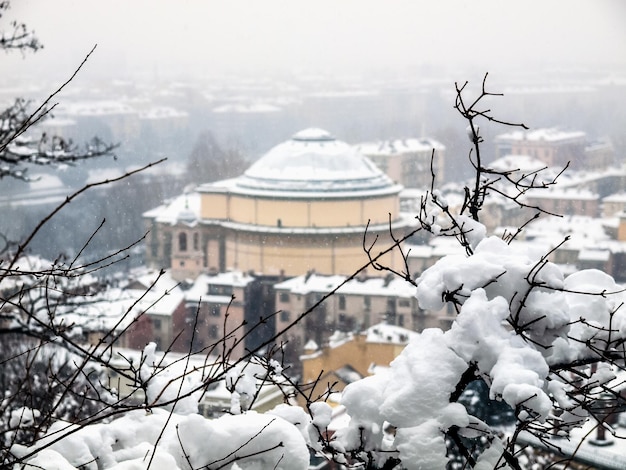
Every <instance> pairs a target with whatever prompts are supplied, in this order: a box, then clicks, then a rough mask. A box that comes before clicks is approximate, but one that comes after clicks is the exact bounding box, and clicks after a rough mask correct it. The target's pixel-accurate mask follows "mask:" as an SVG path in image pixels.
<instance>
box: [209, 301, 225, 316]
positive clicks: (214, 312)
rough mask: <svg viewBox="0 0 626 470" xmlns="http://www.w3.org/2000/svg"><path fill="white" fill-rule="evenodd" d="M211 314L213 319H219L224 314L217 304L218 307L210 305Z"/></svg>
mask: <svg viewBox="0 0 626 470" xmlns="http://www.w3.org/2000/svg"><path fill="white" fill-rule="evenodd" d="M209 313H210V314H211V316H212V317H219V316H220V315H221V314H222V309H221V308H220V306H219V305H217V304H216V305H210V306H209Z"/></svg>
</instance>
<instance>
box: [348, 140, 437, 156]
mask: <svg viewBox="0 0 626 470" xmlns="http://www.w3.org/2000/svg"><path fill="white" fill-rule="evenodd" d="M445 148H446V147H445V146H444V145H443V144H442V143H441V142H438V141H436V140H434V139H415V138H411V139H395V140H381V141H378V142H365V143H362V144H359V145H357V146H356V149H357V151H359V152H361V153H362V154H364V155H381V156H392V155H401V154H407V153H417V152H432V150H433V149H435V150H445Z"/></svg>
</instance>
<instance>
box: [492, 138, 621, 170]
mask: <svg viewBox="0 0 626 470" xmlns="http://www.w3.org/2000/svg"><path fill="white" fill-rule="evenodd" d="M495 145H496V158H501V157H504V156H506V155H526V156H530V157H533V158H536V159H538V160H540V161H542V162H543V163H544V164H545V165H546V166H548V167H559V168H564V167H565V166H566V165H568V164H569V166H570V168H572V169H576V170H601V169H605V168H607V167H609V166H611V165H613V164H614V152H613V147H612V145H611V144H610V143H608V142H604V141H593V142H590V141H589V140H588V139H587V134H586V133H585V132H583V131H566V130H561V129H558V128H545V129H534V130H529V131H527V130H516V131H512V132H508V133H506V134H500V135H498V136H496V138H495Z"/></svg>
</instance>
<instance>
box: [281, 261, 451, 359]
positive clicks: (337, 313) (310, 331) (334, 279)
mask: <svg viewBox="0 0 626 470" xmlns="http://www.w3.org/2000/svg"><path fill="white" fill-rule="evenodd" d="M346 279H347V278H346V276H324V275H320V274H316V273H309V274H307V275H304V276H298V277H295V278H292V279H289V280H287V281H284V282H280V283H278V284H275V285H274V290H275V292H276V304H275V306H276V310H277V311H278V315H277V318H276V333H277V334H278V333H280V332H281V331H282V330H283V329H284V328H285V327H287V326H288V325H290V324H291V323H292V322H293V321H294V320H296V319H297V316H298V315H299V314H301V313H302V312H306V311H307V310H309V309H312V308H313V311H312V312H311V313H310V314H309V315H307V316H306V317H305V318H304V319H302V321H300V322H298V323H297V324H296V325H294V326H293V327H291V328H290V329H289V330H288V331H287V332H286V333H285V334H284V335H283V336H282V337H281V339H282V340H283V341H286V342H288V343H287V344H288V345H289V349H290V351H291V352H292V353H293V354H301V353H302V350H303V349H302V348H303V347H304V345H305V344H306V343H308V342H309V341H311V340H312V341H314V342H315V343H316V344H319V345H324V344H326V343H327V342H328V340H329V337H330V335H331V334H332V333H333V332H335V331H343V332H352V331H364V330H366V329H368V328H369V327H370V326H372V325H374V324H378V323H380V322H385V323H387V324H389V325H395V326H398V327H402V328H406V329H408V330H412V331H422V330H423V329H424V328H428V327H443V328H444V329H445V328H447V325H448V322H447V321H446V320H445V319H444V318H442V317H439V316H437V315H427V314H426V313H425V312H424V311H423V310H421V309H420V308H419V307H418V305H417V299H416V298H415V287H414V286H413V285H412V284H410V283H409V282H407V281H405V280H403V279H400V278H399V277H397V276H394V275H388V276H387V277H373V278H361V279H352V280H349V281H347V282H346ZM344 282H345V284H343V285H342V286H341V287H340V288H339V289H338V290H337V292H336V293H335V294H334V295H331V296H329V297H328V298H326V299H325V300H323V301H322V299H324V297H325V296H327V295H329V294H330V292H331V291H332V290H333V289H335V288H337V287H338V286H339V285H341V284H342V283H344ZM320 301H322V302H321V303H320V304H319V305H318V306H316V307H314V306H315V304H317V303H318V302H320ZM291 359H293V357H292V358H291Z"/></svg>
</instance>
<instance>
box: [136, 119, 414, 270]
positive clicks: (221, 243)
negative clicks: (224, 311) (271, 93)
mask: <svg viewBox="0 0 626 470" xmlns="http://www.w3.org/2000/svg"><path fill="white" fill-rule="evenodd" d="M401 190H402V186H401V185H399V184H396V183H394V182H393V181H391V179H390V178H389V177H388V176H387V175H385V174H384V173H383V172H382V171H381V170H380V169H378V168H377V167H376V166H375V165H374V164H373V163H372V162H371V161H370V160H369V159H367V158H366V157H364V156H363V155H361V154H360V153H358V152H357V151H356V150H354V149H353V148H352V147H350V146H349V145H347V144H346V143H344V142H341V141H338V140H336V139H335V138H334V137H332V136H331V135H330V134H329V133H328V132H326V131H323V130H321V129H306V130H303V131H301V132H298V133H297V134H295V135H294V136H293V137H292V138H291V139H290V140H288V141H286V142H283V143H282V144H279V145H277V146H276V147H274V148H272V149H271V150H270V151H269V152H268V153H266V154H265V155H264V156H263V157H261V158H260V159H259V160H258V161H257V162H255V163H254V164H253V165H252V166H251V167H250V168H249V169H248V170H247V171H246V172H245V173H244V174H243V175H241V176H239V177H237V178H233V179H228V180H223V181H218V182H215V183H208V184H204V185H201V186H199V187H198V188H197V190H196V192H195V193H192V194H188V195H184V196H181V197H180V198H178V199H177V200H176V201H173V202H171V203H170V204H168V205H164V206H161V207H159V208H157V209H154V210H152V211H150V212H147V213H146V214H144V217H145V219H146V220H147V222H148V225H149V228H150V234H149V236H148V240H147V246H148V249H147V252H146V253H147V261H148V263H149V264H152V265H158V266H159V267H169V268H171V272H172V275H173V276H174V277H175V278H177V279H184V278H190V277H191V278H194V277H196V276H197V275H198V274H199V273H200V272H202V271H205V270H216V271H221V272H223V271H226V270H227V269H237V270H240V271H246V272H247V271H253V272H255V273H258V274H263V275H268V276H286V277H291V276H296V275H300V274H303V273H305V272H307V271H309V270H312V269H314V270H315V271H316V272H319V273H324V274H351V273H353V272H354V271H356V270H357V269H358V268H360V267H361V266H363V265H364V264H366V263H367V260H368V259H367V255H366V254H365V252H364V251H363V241H364V240H363V238H364V233H365V232H366V227H367V237H366V243H371V242H372V241H373V240H374V239H375V238H376V237H378V241H377V244H378V245H377V246H378V247H380V248H381V249H382V247H386V246H388V245H389V244H390V243H391V239H390V236H389V232H390V228H391V230H392V231H393V232H394V234H395V236H397V237H399V236H402V235H403V234H404V232H405V230H406V229H407V228H408V227H409V226H410V225H411V222H413V221H412V220H411V219H405V218H402V217H401V216H400V213H399V211H400V203H399V193H400V191H401ZM368 224H369V226H368ZM373 251H374V252H375V253H378V251H380V249H378V248H377V249H375V250H373ZM383 262H384V263H387V264H388V265H389V266H391V267H394V268H396V269H401V266H403V265H402V263H403V260H402V258H401V256H400V254H399V253H392V254H391V255H389V256H387V257H386V258H385V259H384V260H383Z"/></svg>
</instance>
